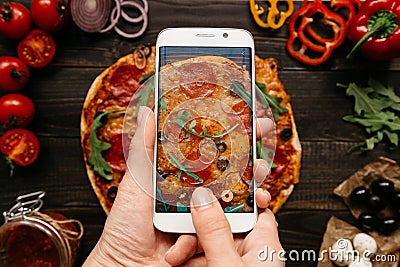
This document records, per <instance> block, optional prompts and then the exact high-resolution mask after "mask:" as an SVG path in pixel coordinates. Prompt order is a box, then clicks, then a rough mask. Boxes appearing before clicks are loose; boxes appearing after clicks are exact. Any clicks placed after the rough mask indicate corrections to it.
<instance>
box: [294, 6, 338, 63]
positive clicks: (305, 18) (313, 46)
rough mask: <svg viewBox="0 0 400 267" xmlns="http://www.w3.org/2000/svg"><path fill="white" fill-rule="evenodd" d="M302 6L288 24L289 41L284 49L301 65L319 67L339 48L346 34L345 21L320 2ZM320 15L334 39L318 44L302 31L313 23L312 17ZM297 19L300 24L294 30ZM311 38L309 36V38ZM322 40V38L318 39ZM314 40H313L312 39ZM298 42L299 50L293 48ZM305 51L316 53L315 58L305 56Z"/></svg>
mask: <svg viewBox="0 0 400 267" xmlns="http://www.w3.org/2000/svg"><path fill="white" fill-rule="evenodd" d="M305 2H306V1H304V2H303V6H302V7H301V8H300V9H299V10H298V11H297V12H296V13H295V14H294V15H293V16H292V18H291V20H290V22H289V33H290V36H289V39H288V41H287V43H286V49H287V51H288V53H289V54H290V55H291V56H292V57H294V58H295V59H297V60H299V61H300V62H302V63H305V64H308V65H319V64H321V63H323V62H325V61H326V60H327V59H328V58H329V56H330V55H331V53H332V50H333V49H334V48H336V47H337V46H339V45H340V44H341V43H342V42H343V40H344V38H345V36H346V34H345V23H346V22H345V21H344V19H343V18H342V17H341V16H340V15H338V14H336V13H334V12H333V11H331V10H329V9H328V8H327V7H326V6H325V5H323V4H322V2H321V0H316V1H315V2H310V3H308V4H304V3H305ZM317 13H320V14H322V16H323V20H324V21H325V24H326V25H330V26H331V27H332V30H333V32H334V37H333V38H332V39H331V40H328V41H327V40H326V39H324V41H323V42H318V40H314V41H316V42H313V40H311V39H309V38H308V36H307V35H306V34H305V33H304V30H305V28H306V27H307V26H309V24H310V23H311V22H313V18H312V16H314V15H315V14H317ZM299 17H301V23H300V25H299V27H298V29H297V30H296V26H295V25H296V22H297V21H298V19H299ZM310 37H311V36H310ZM320 38H323V37H320ZM313 39H315V38H313ZM296 40H299V41H300V43H301V45H300V48H299V49H296V48H295V46H296V45H295V41H296ZM307 50H311V51H314V52H317V53H316V54H317V56H316V57H310V56H309V55H307V54H306V51H307Z"/></svg>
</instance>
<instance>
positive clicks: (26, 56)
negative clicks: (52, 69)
mask: <svg viewBox="0 0 400 267" xmlns="http://www.w3.org/2000/svg"><path fill="white" fill-rule="evenodd" d="M55 53H56V44H55V43H54V40H53V37H51V35H50V34H48V33H47V32H44V31H42V30H37V29H35V30H32V31H31V32H30V33H29V34H28V36H26V37H25V38H24V39H23V40H21V41H20V42H19V44H18V56H19V58H20V59H21V60H22V61H23V62H25V64H26V65H28V66H31V67H34V68H43V67H45V66H46V65H47V64H49V63H50V61H51V60H52V59H53V57H54V54H55Z"/></svg>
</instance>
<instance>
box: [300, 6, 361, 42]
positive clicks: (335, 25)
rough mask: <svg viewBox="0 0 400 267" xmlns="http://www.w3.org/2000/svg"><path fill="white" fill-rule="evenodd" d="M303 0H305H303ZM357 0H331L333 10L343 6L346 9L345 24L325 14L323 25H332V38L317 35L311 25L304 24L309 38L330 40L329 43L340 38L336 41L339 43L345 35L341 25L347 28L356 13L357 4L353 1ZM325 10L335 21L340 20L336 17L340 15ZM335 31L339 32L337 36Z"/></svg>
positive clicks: (320, 40) (321, 40) (322, 40)
mask: <svg viewBox="0 0 400 267" xmlns="http://www.w3.org/2000/svg"><path fill="white" fill-rule="evenodd" d="M305 1H307V0H305ZM357 1H359V0H331V7H332V8H334V10H339V9H341V8H345V9H347V11H348V15H347V20H346V21H345V25H343V24H341V21H340V23H335V22H334V21H333V20H332V19H331V20H329V19H327V18H325V16H324V19H323V23H324V24H325V25H327V26H329V27H332V30H333V32H334V37H333V38H325V37H322V36H321V35H319V34H318V33H316V32H315V31H314V29H313V28H312V27H311V25H307V26H306V32H307V34H308V35H309V36H310V37H311V38H313V39H314V40H315V41H317V42H318V43H325V42H330V43H331V42H335V41H337V39H340V41H339V42H338V45H340V44H341V43H342V42H343V41H344V39H345V35H346V32H345V30H344V28H343V27H344V26H345V27H346V29H347V26H348V23H349V22H350V20H351V19H352V18H353V17H354V16H355V15H356V8H355V6H356V5H358V4H357V3H355V2H357ZM319 2H320V3H322V2H321V1H319ZM303 3H304V2H303ZM325 12H327V13H330V15H331V16H334V17H335V18H336V19H335V20H336V21H337V22H339V20H340V19H339V18H338V17H339V16H340V15H339V14H336V13H335V14H336V15H337V16H336V15H333V13H334V12H333V13H331V12H332V11H331V10H329V9H328V11H325ZM309 15H310V14H309ZM340 17H341V16H340ZM337 33H339V35H340V36H338V37H337V36H336V35H337ZM342 38H343V39H342Z"/></svg>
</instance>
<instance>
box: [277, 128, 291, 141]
mask: <svg viewBox="0 0 400 267" xmlns="http://www.w3.org/2000/svg"><path fill="white" fill-rule="evenodd" d="M292 135H293V132H292V129H290V128H285V129H283V130H282V132H281V134H280V137H281V139H282V140H283V141H288V140H290V138H292Z"/></svg>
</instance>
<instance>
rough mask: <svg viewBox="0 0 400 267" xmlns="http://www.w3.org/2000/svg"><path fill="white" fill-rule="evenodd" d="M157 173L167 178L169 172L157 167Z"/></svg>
mask: <svg viewBox="0 0 400 267" xmlns="http://www.w3.org/2000/svg"><path fill="white" fill-rule="evenodd" d="M157 173H158V174H159V175H160V176H161V178H164V179H165V178H167V176H168V173H166V172H164V171H163V170H161V169H160V168H157Z"/></svg>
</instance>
